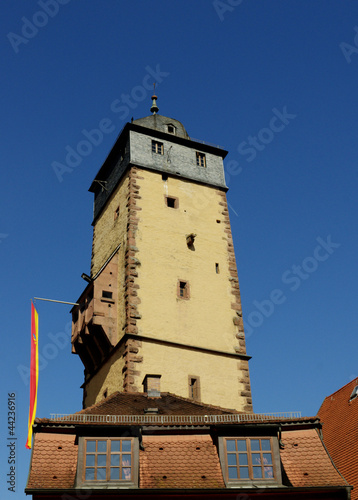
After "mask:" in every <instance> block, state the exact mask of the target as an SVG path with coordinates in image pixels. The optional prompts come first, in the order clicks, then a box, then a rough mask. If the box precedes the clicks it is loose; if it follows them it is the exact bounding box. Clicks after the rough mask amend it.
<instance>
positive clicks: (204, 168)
mask: <svg viewBox="0 0 358 500" xmlns="http://www.w3.org/2000/svg"><path fill="white" fill-rule="evenodd" d="M151 111H152V115H150V116H147V117H145V118H142V119H139V120H134V121H132V123H127V124H126V125H125V127H124V128H123V130H122V132H121V133H120V135H119V137H118V139H117V141H116V143H115V144H114V146H113V148H112V150H111V151H110V153H109V155H108V157H107V159H106V160H105V162H104V164H103V166H102V167H101V169H100V170H99V172H98V174H97V175H96V177H95V179H94V181H93V183H92V185H91V187H90V191H91V192H93V193H94V219H93V245H92V262H91V275H90V276H86V275H84V278H85V279H86V280H87V281H88V285H87V287H86V288H85V290H84V292H83V293H82V295H81V296H80V298H79V299H78V303H79V305H78V306H75V307H74V308H73V309H72V319H73V324H72V350H73V352H74V353H76V354H78V355H79V356H80V358H81V360H82V362H83V364H84V366H85V381H84V384H83V389H84V398H83V401H84V402H83V404H84V407H87V406H89V405H92V404H94V403H96V402H99V401H100V400H102V399H104V398H105V397H107V396H109V395H110V394H111V393H113V392H115V391H127V392H143V391H144V392H150V391H158V390H160V391H163V392H171V393H175V394H177V395H179V396H183V397H186V398H188V397H189V398H192V399H194V400H197V401H202V402H203V403H209V404H213V405H219V406H222V407H226V408H235V409H237V410H240V411H245V412H251V411H252V402H251V390H250V379H249V371H248V360H249V357H248V356H247V355H246V350H245V338H244V330H243V322H242V311H241V301H240V291H239V283H238V276H237V269H236V262H235V254H234V248H233V240H232V236H231V228H230V221H229V213H228V207H227V201H226V191H227V188H226V185H225V178H224V168H223V159H224V158H225V156H226V154H227V152H226V151H224V150H223V149H221V148H220V147H218V146H213V145H210V144H207V143H204V142H201V141H197V140H194V139H190V137H189V136H188V134H187V132H186V130H185V128H184V126H183V125H182V124H181V123H180V122H179V121H177V120H174V119H172V118H167V117H165V116H161V115H159V114H157V111H158V108H157V105H156V96H153V105H152V108H151Z"/></svg>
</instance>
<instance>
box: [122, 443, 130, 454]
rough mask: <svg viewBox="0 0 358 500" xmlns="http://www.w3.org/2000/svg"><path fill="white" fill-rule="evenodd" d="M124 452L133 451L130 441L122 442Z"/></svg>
mask: <svg viewBox="0 0 358 500" xmlns="http://www.w3.org/2000/svg"><path fill="white" fill-rule="evenodd" d="M122 451H127V452H128V451H131V442H130V441H122Z"/></svg>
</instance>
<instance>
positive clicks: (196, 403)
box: [73, 391, 244, 414]
mask: <svg viewBox="0 0 358 500" xmlns="http://www.w3.org/2000/svg"><path fill="white" fill-rule="evenodd" d="M121 395H125V396H126V397H145V398H146V399H148V400H149V399H150V396H148V393H147V392H124V391H116V392H114V393H113V394H111V395H110V396H108V397H107V398H105V399H102V400H101V401H99V402H98V403H95V404H93V405H91V406H88V407H87V408H83V409H82V410H80V411H77V412H75V413H73V414H83V413H88V412H89V411H91V412H92V411H93V410H95V409H96V408H99V407H101V406H103V405H104V404H110V403H111V401H113V399H115V398H116V397H118V396H121ZM162 396H163V397H165V396H171V397H173V398H175V399H179V400H181V401H185V402H186V403H189V404H191V405H194V406H197V407H199V408H208V409H209V408H210V409H214V410H218V411H221V412H227V413H228V414H241V413H244V412H240V411H238V410H235V409H232V408H223V407H221V406H216V405H211V404H209V403H202V402H200V401H193V400H192V399H189V398H185V397H183V396H178V395H177V394H174V393H172V392H161V395H160V397H162ZM153 399H156V398H153Z"/></svg>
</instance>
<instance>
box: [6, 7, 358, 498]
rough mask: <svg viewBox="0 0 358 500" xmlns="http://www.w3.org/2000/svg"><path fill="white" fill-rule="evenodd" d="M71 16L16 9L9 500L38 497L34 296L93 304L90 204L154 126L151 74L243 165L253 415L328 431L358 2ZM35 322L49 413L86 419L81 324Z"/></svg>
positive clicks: (12, 39) (343, 325)
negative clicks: (101, 178) (12, 480)
mask: <svg viewBox="0 0 358 500" xmlns="http://www.w3.org/2000/svg"><path fill="white" fill-rule="evenodd" d="M59 2H60V0H58V2H57V3H55V4H54V2H53V1H52V2H49V0H45V2H43V3H42V4H41V2H38V1H29V0H16V1H14V0H3V1H2V15H1V19H0V40H1V41H0V55H1V61H2V65H1V73H0V78H1V109H2V114H1V129H2V131H1V138H2V147H1V149H0V161H1V185H2V194H1V198H0V200H1V201H0V203H1V223H0V255H1V267H2V269H1V283H2V286H1V308H2V315H1V316H2V328H1V330H2V342H3V343H2V362H1V380H2V397H1V408H0V413H1V429H2V434H1V436H2V438H3V439H2V440H1V441H0V444H1V451H0V453H1V455H0V456H1V465H2V467H1V470H2V477H1V481H0V484H1V488H2V490H1V497H2V498H12V499H15V498H16V499H22V498H24V493H23V489H24V486H25V482H26V478H27V470H28V463H29V459H30V452H28V451H27V450H25V448H24V445H25V441H26V433H27V428H26V426H27V414H28V400H29V395H28V385H26V384H25V382H24V375H22V376H21V375H20V372H21V371H22V372H24V367H25V368H26V367H28V366H29V359H30V351H29V347H30V299H31V298H32V297H34V296H39V297H49V298H53V299H59V300H67V301H75V300H76V299H77V298H78V296H79V294H80V293H81V291H82V289H83V287H84V285H85V283H84V281H83V280H82V279H81V277H80V276H81V273H82V272H86V273H89V269H90V256H91V237H92V232H91V230H92V228H91V216H92V194H91V193H88V192H87V189H88V187H89V185H90V183H91V180H92V179H93V177H94V175H95V174H96V172H97V171H98V169H99V168H100V166H101V164H102V162H103V160H104V159H105V157H106V155H107V153H108V152H109V150H110V148H111V146H112V144H113V143H114V141H115V138H116V136H117V135H118V133H119V132H120V130H121V128H122V127H123V125H124V124H125V122H126V121H128V120H130V118H131V117H132V116H133V117H134V118H135V119H136V118H140V117H143V116H146V115H148V114H149V107H150V94H151V91H150V90H147V89H144V90H143V87H142V88H140V87H141V86H142V85H143V82H144V83H147V82H153V81H154V79H155V72H157V82H158V86H157V94H158V96H159V99H158V105H159V108H160V113H161V114H163V115H166V116H170V117H173V118H176V119H178V120H180V121H182V122H183V124H184V125H185V126H186V128H187V130H188V132H189V134H190V135H191V136H192V137H195V138H198V139H203V140H207V141H209V142H213V143H215V144H220V145H221V146H222V147H224V148H225V149H227V150H228V151H229V155H228V156H227V158H226V160H225V165H226V171H227V183H228V186H229V188H230V190H229V194H228V199H229V202H230V206H231V221H232V229H233V234H234V243H235V250H236V257H237V263H238V270H239V278H240V286H241V293H242V301H243V310H244V318H245V322H246V330H247V351H248V354H250V355H251V356H252V361H251V365H250V367H251V372H250V374H251V381H252V392H253V401H254V410H255V411H256V412H273V411H290V410H301V411H302V413H303V414H305V415H313V414H316V412H317V410H318V408H319V406H320V404H321V402H322V401H323V399H324V397H325V396H326V395H328V394H330V393H332V392H333V391H335V390H336V389H338V388H339V387H341V386H342V385H344V384H345V383H347V382H348V381H350V380H351V379H352V378H354V377H356V376H358V367H357V360H356V352H357V340H356V335H357V314H356V309H357V306H356V302H357V287H358V285H357V283H358V272H357V271H358V263H357V247H358V236H357V218H358V213H357V138H358V137H357V136H358V125H357V116H358V109H357V84H358V27H357V28H355V26H358V4H357V2H355V1H352V0H316V1H314V2H312V0H271V1H270V2H269V1H267V0H256V1H253V0H242V2H241V3H240V2H239V1H238V0H235V1H234V0H231V4H233V5H232V6H230V2H229V0H223V1H222V2H215V1H211V0H195V2H193V1H189V0H180V1H171V2H165V1H155V0H154V1H151V2H145V1H142V2H140V1H132V2H125V1H116V2H115V1H110V0H87V1H86V2H85V1H83V0H82V1H81V0H62V1H61V4H60V3H59ZM50 4H51V6H52V11H50V14H45V15H44V12H45V10H44V9H45V8H47V10H48V9H49V8H50V7H49V5H50ZM44 5H45V7H44ZM46 5H48V7H46ZM56 5H57V8H56ZM225 5H226V8H225ZM34 23H35V24H34ZM36 25H37V26H36ZM10 33H12V35H9V34H10ZM342 42H344V43H343V45H342ZM148 67H149V68H150V69H148ZM158 70H159V73H158ZM148 74H149V75H150V78H149V77H146V75H148ZM153 74H154V76H153ZM128 95H129V96H131V97H130V100H129V101H128V104H125V102H126V101H127V97H126V96H128ZM119 106H124V107H122V108H120V110H119ZM125 106H129V107H131V109H127V110H126V108H125ZM104 119H109V120H111V127H109V128H110V130H111V131H110V132H108V133H107V134H104V136H103V139H102V140H101V141H99V144H98V145H97V146H93V149H92V151H91V152H90V154H88V155H87V156H83V157H82V158H81V162H80V163H79V164H78V166H76V167H75V168H71V171H66V172H62V174H58V175H56V174H55V172H54V169H53V164H54V162H58V163H62V164H63V165H65V164H66V161H65V158H66V154H67V151H66V147H70V148H77V147H79V145H80V141H82V140H84V135H83V132H82V131H83V130H87V131H89V130H92V129H93V128H97V127H98V125H99V123H100V122H101V120H104ZM59 178H61V179H62V182H60V180H59ZM327 248H328V249H327ZM37 308H38V313H39V320H40V354H41V356H42V365H41V371H40V381H39V393H38V412H37V415H38V416H42V417H46V416H49V414H50V413H55V412H61V413H70V412H74V411H77V410H79V409H81V403H82V393H81V390H80V385H81V383H82V381H83V369H82V365H81V363H80V360H79V359H78V358H77V357H75V356H74V355H71V350H70V341H69V339H70V337H69V334H68V331H69V330H68V327H69V321H70V315H69V309H70V308H69V307H68V306H64V305H56V304H49V303H44V302H37ZM59 332H65V333H64V334H63V335H59ZM60 341H61V342H62V343H60V344H58V345H57V346H56V342H57V343H59V342H60ZM8 392H16V403H17V422H16V435H17V438H18V441H17V464H16V465H17V485H16V494H13V493H10V492H8V491H7V487H6V485H5V479H6V477H5V474H6V472H7V471H8V467H9V466H8V465H7V451H6V450H7V449H6V443H5V441H4V439H5V438H6V437H7V436H8V435H7V393H8Z"/></svg>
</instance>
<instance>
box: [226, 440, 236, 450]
mask: <svg viewBox="0 0 358 500" xmlns="http://www.w3.org/2000/svg"><path fill="white" fill-rule="evenodd" d="M226 449H227V451H236V447H235V439H227V440H226Z"/></svg>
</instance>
